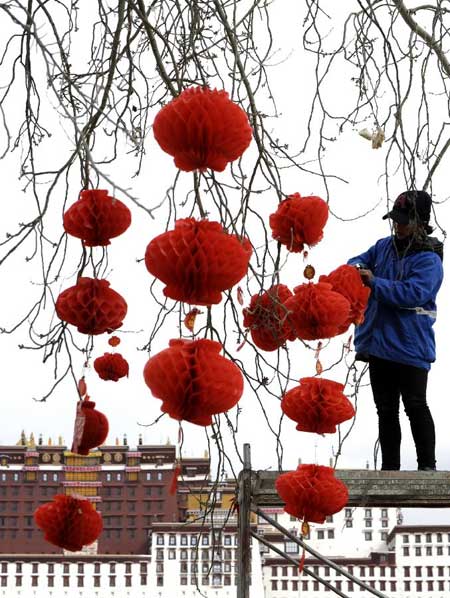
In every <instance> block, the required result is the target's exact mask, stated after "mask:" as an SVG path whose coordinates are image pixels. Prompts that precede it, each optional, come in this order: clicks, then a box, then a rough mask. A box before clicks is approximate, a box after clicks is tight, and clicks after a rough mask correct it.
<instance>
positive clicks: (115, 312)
mask: <svg viewBox="0 0 450 598" xmlns="http://www.w3.org/2000/svg"><path fill="white" fill-rule="evenodd" d="M55 307H56V313H57V315H58V317H59V318H60V319H61V320H63V321H64V322H68V323H69V324H73V325H74V326H76V327H77V329H78V331H79V332H82V333H83V334H103V332H112V331H113V330H115V329H116V328H120V326H122V321H123V319H124V318H125V316H126V314H127V304H126V301H125V299H124V298H123V297H122V296H121V295H119V293H116V291H113V289H110V288H109V282H108V281H107V280H99V279H97V278H87V277H81V278H79V279H78V282H77V284H76V285H75V286H73V287H70V288H68V289H66V290H65V291H63V292H62V293H61V294H60V295H59V297H58V299H57V300H56V306H55Z"/></svg>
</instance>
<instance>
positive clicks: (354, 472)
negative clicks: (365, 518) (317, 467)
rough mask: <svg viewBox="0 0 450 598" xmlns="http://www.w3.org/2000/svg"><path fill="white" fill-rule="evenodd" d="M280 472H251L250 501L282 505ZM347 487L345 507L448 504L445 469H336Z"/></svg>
mask: <svg viewBox="0 0 450 598" xmlns="http://www.w3.org/2000/svg"><path fill="white" fill-rule="evenodd" d="M281 473H282V472H278V471H258V472H255V471H254V472H252V497H253V504H254V505H255V506H256V507H258V506H264V505H266V506H274V507H275V506H283V505H284V503H283V501H282V500H281V499H280V497H279V496H278V494H277V491H276V490H275V480H276V478H277V477H278V476H279V475H280V474H281ZM335 476H336V478H338V479H339V480H342V481H343V482H344V483H345V485H346V486H347V488H348V491H349V501H348V506H349V507H424V508H438V507H439V508H442V507H450V493H449V491H448V489H449V487H450V472H449V471H372V470H368V469H337V470H336V471H335Z"/></svg>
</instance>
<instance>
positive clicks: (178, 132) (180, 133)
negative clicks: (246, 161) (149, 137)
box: [153, 87, 252, 172]
mask: <svg viewBox="0 0 450 598" xmlns="http://www.w3.org/2000/svg"><path fill="white" fill-rule="evenodd" d="M153 133H154V135H155V139H156V141H157V142H158V143H159V145H160V147H161V149H163V150H164V151H165V152H167V153H168V154H170V155H171V156H173V157H174V161H175V166H177V168H180V169H181V170H185V171H187V172H189V171H191V170H200V171H204V170H206V169H207V168H211V169H212V170H217V171H219V172H221V171H222V170H224V169H225V167H226V165H227V164H228V162H233V161H234V160H236V159H237V158H239V157H240V156H241V155H242V154H243V153H244V151H245V150H246V149H247V147H248V146H249V145H250V141H251V139H252V129H251V127H250V124H249V122H248V117H247V115H246V113H245V112H244V111H243V110H242V108H240V107H239V106H238V105H237V104H235V103H234V102H232V101H231V100H230V99H229V97H228V94H227V92H226V91H218V90H217V89H213V90H211V89H208V88H207V87H190V88H188V89H185V90H184V91H183V92H182V93H181V94H180V95H179V96H178V97H177V98H175V99H174V100H172V101H171V102H169V104H167V105H166V106H164V108H162V109H161V110H160V111H159V112H158V114H157V115H156V118H155V122H154V123H153Z"/></svg>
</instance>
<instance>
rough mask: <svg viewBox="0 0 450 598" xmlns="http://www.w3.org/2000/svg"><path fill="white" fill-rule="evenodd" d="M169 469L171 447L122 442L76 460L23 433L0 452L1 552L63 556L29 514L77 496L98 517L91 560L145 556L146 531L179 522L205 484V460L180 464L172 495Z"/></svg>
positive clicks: (172, 466) (61, 449) (173, 461)
mask: <svg viewBox="0 0 450 598" xmlns="http://www.w3.org/2000/svg"><path fill="white" fill-rule="evenodd" d="M176 462H177V460H176V447H175V446H173V445H170V444H167V445H163V446H161V445H158V446H153V445H144V444H142V440H141V439H139V443H138V446H137V447H136V448H130V446H128V444H127V439H126V437H124V439H123V442H122V444H120V443H119V442H118V441H116V444H115V445H114V446H109V445H107V446H102V447H99V448H98V449H97V450H96V451H94V452H91V453H90V454H89V455H87V456H82V455H77V454H74V453H72V452H70V451H69V450H68V448H67V447H66V446H64V445H63V444H62V443H59V444H56V445H54V444H52V443H50V441H49V443H48V444H43V443H42V439H39V441H38V443H35V442H34V438H33V435H31V437H30V439H27V438H26V437H25V434H24V433H22V436H21V439H20V441H19V442H18V443H17V445H15V446H0V552H2V553H8V554H41V553H47V554H60V553H62V552H63V551H62V549H59V548H57V547H56V546H53V545H50V544H48V543H47V542H46V541H44V539H43V533H42V532H41V530H39V529H38V528H37V527H36V525H35V523H34V520H33V513H34V511H35V509H36V508H37V507H38V506H39V505H41V504H44V503H46V502H49V501H51V500H52V497H53V496H54V495H55V494H76V495H81V496H84V497H86V498H87V499H89V500H90V501H91V502H93V503H95V504H96V508H97V509H98V511H100V512H101V514H102V517H103V526H104V527H103V532H102V534H101V536H100V538H99V540H98V544H97V546H95V548H94V550H96V552H97V553H98V554H129V555H133V554H146V553H148V552H149V540H148V539H149V532H150V531H151V529H152V526H153V524H155V523H172V522H180V521H185V519H186V512H187V506H188V505H187V497H188V494H189V492H191V491H192V489H195V488H199V489H200V488H201V487H203V486H204V485H205V486H206V485H207V484H208V482H207V481H208V479H209V468H210V462H209V458H208V457H204V458H198V459H183V461H182V463H181V467H182V472H181V475H180V478H179V484H178V491H177V492H175V493H174V494H171V493H170V491H169V489H170V485H171V482H172V479H173V471H174V469H175V465H176ZM194 491H195V490H194Z"/></svg>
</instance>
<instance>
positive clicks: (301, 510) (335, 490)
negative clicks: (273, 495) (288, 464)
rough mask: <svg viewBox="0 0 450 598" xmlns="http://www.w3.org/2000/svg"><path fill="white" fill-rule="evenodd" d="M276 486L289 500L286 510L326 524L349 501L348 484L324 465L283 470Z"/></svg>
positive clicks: (279, 493)
mask: <svg viewBox="0 0 450 598" xmlns="http://www.w3.org/2000/svg"><path fill="white" fill-rule="evenodd" d="M275 489H276V491H277V492H278V495H279V497H280V498H281V500H283V501H284V502H285V503H286V504H285V507H284V510H285V511H286V513H289V515H292V516H293V517H297V519H303V520H305V521H311V522H315V523H324V521H325V519H326V517H327V516H328V515H333V514H334V513H337V512H339V511H340V510H341V509H343V508H344V507H345V505H346V504H347V502H348V490H347V487H346V485H345V484H344V482H341V480H338V479H336V478H335V477H334V469H333V468H332V467H325V466H324V465H309V464H308V465H299V466H298V467H297V469H296V470H295V471H289V472H287V473H282V474H281V475H279V476H278V478H277V480H276V482H275Z"/></svg>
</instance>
